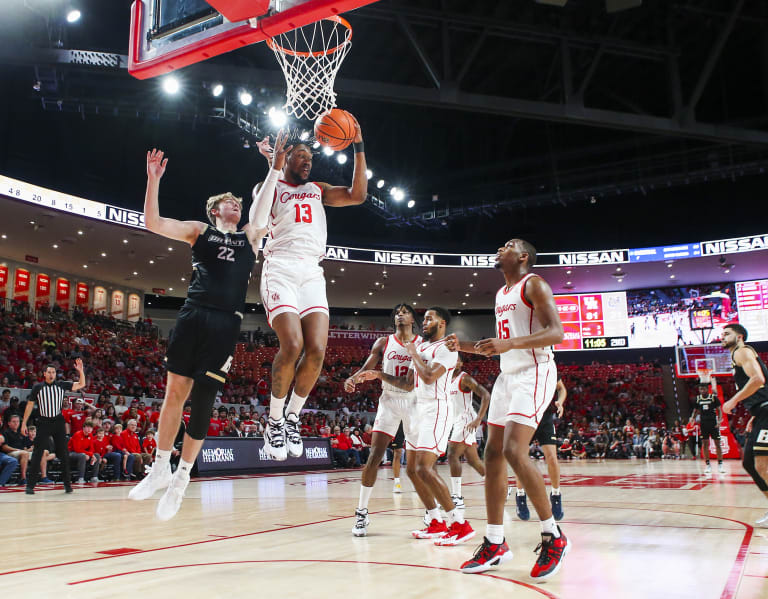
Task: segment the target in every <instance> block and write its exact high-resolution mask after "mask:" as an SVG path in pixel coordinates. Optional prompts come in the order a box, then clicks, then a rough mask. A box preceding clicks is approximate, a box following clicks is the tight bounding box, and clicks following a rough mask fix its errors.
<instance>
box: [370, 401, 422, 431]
mask: <svg viewBox="0 0 768 599" xmlns="http://www.w3.org/2000/svg"><path fill="white" fill-rule="evenodd" d="M415 405H416V396H415V395H414V394H413V393H391V392H387V391H384V392H383V393H382V394H381V397H379V409H378V410H377V411H376V419H375V420H374V421H373V431H372V432H374V433H384V434H385V435H389V436H390V437H392V438H393V439H394V438H395V434H396V433H397V429H398V427H399V426H400V423H401V422H402V423H403V434H404V435H405V438H406V439H412V438H413V434H414V431H413V427H412V422H411V418H412V416H413V412H414V408H415Z"/></svg>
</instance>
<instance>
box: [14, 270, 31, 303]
mask: <svg viewBox="0 0 768 599" xmlns="http://www.w3.org/2000/svg"><path fill="white" fill-rule="evenodd" d="M13 299H14V300H16V301H17V302H29V271H28V270H27V269H26V268H17V269H16V273H15V274H14V277H13Z"/></svg>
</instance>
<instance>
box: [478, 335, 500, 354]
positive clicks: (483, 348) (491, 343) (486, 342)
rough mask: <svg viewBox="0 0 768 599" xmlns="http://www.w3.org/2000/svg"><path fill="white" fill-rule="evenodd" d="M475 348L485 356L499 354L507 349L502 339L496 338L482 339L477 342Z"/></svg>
mask: <svg viewBox="0 0 768 599" xmlns="http://www.w3.org/2000/svg"><path fill="white" fill-rule="evenodd" d="M475 349H476V350H477V353H479V354H482V355H484V356H497V355H499V354H500V353H503V352H504V351H505V349H504V346H503V345H502V340H501V339H496V338H488V339H481V340H480V341H478V342H477V343H475Z"/></svg>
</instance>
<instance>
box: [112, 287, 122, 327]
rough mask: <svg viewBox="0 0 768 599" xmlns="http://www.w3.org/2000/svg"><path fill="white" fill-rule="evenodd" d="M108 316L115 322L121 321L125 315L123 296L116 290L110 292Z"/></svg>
mask: <svg viewBox="0 0 768 599" xmlns="http://www.w3.org/2000/svg"><path fill="white" fill-rule="evenodd" d="M109 314H110V316H112V317H113V318H116V319H117V320H122V319H123V315H124V314H125V294H124V293H123V292H122V291H120V290H117V289H116V290H115V291H113V292H112V302H111V303H110V308H109Z"/></svg>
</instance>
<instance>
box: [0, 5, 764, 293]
mask: <svg viewBox="0 0 768 599" xmlns="http://www.w3.org/2000/svg"><path fill="white" fill-rule="evenodd" d="M69 4H71V3H69V2H64V1H63V0H24V1H21V0H19V1H18V2H13V3H12V4H11V5H10V6H6V7H4V18H3V20H2V21H0V38H2V39H3V44H2V47H1V48H0V87H1V88H2V90H3V93H2V94H0V173H2V174H5V175H7V176H10V177H14V178H18V179H21V180H25V181H29V182H32V183H36V184H38V185H42V186H45V187H48V188H51V189H56V190H59V191H63V192H66V193H70V194H73V195H77V196H81V197H87V198H91V199H94V200H98V201H103V202H107V203H109V204H114V205H118V206H124V207H127V208H132V209H134V210H140V209H141V206H142V201H143V193H144V185H145V174H144V156H145V151H146V149H147V148H150V147H160V148H163V149H165V150H166V151H167V153H168V155H169V157H170V163H169V167H168V172H167V174H166V176H165V178H164V180H163V183H162V186H161V210H162V212H163V213H164V214H165V215H168V216H173V217H176V218H183V219H199V220H204V218H205V217H204V210H203V206H204V201H205V198H206V197H207V196H209V195H212V194H214V193H219V192H222V191H225V190H231V191H233V192H235V193H237V194H240V195H243V196H246V197H247V196H248V195H249V194H250V189H251V187H252V186H253V184H254V183H255V182H256V181H258V180H260V179H261V178H262V177H263V175H264V173H265V163H264V161H263V159H262V158H261V157H260V156H259V155H258V154H257V152H256V151H255V150H254V149H253V147H251V148H244V147H243V142H244V140H245V139H246V138H248V133H247V132H245V131H243V130H242V129H241V128H238V127H237V126H236V125H235V124H233V123H232V122H230V121H232V120H235V118H234V117H236V116H237V115H236V114H235V113H236V109H235V108H233V106H234V105H235V102H234V94H235V92H236V90H238V89H240V88H248V89H249V90H251V91H252V92H253V93H254V96H255V100H254V105H253V109H252V110H251V112H252V113H253V114H252V116H253V118H254V119H256V120H255V121H254V122H257V124H258V130H257V135H256V136H255V137H256V138H257V137H258V136H259V135H261V134H264V133H271V132H272V130H271V126H270V125H269V123H268V120H267V119H266V118H265V116H264V115H263V114H261V111H263V110H264V109H266V108H268V107H269V106H270V105H272V104H273V103H279V101H280V96H281V95H282V93H283V90H284V87H283V82H282V75H281V74H280V72H279V69H278V67H277V64H276V62H275V61H274V58H273V56H272V55H271V53H270V52H269V51H268V49H267V48H266V47H265V46H264V45H263V44H258V45H255V46H252V47H247V48H243V49H241V50H238V51H237V52H233V53H230V54H227V55H224V56H221V57H218V58H215V59H212V60H211V61H208V62H206V63H202V64H200V65H196V66H192V67H188V68H186V69H183V70H182V71H180V72H179V76H180V77H181V78H182V86H183V89H182V93H181V94H179V95H178V96H176V97H175V98H171V97H168V96H166V95H164V94H163V93H162V92H161V90H160V86H159V82H158V81H157V80H146V81H138V80H136V79H134V78H132V77H131V76H130V75H129V74H128V73H127V71H126V69H125V55H126V53H127V44H128V21H129V7H130V2H129V1H128V0H113V1H110V2H103V0H79V2H78V5H79V7H80V8H81V10H82V13H83V17H82V19H81V21H80V22H79V23H77V24H75V25H68V24H66V23H65V22H64V20H63V15H64V11H65V9H66V8H68V7H69ZM554 4H558V3H556V2H542V1H535V0H496V1H490V0H489V1H486V2H459V1H457V0H442V1H441V0H417V1H414V0H411V1H405V0H381V1H380V2H377V3H374V4H372V5H370V6H368V7H365V8H363V9H360V10H358V11H355V12H353V13H350V14H349V15H348V18H349V20H350V21H351V22H352V25H353V27H354V29H355V37H354V42H353V48H352V51H351V52H350V54H349V56H348V57H347V59H346V61H345V64H344V65H343V67H342V70H341V72H340V75H339V79H338V81H337V86H336V88H337V91H338V92H339V104H340V105H341V106H342V107H344V108H347V109H349V110H350V111H351V112H353V113H354V114H356V115H357V116H358V118H359V120H360V122H361V124H362V126H363V129H364V134H365V140H366V151H367V156H368V160H369V163H370V166H371V168H372V169H373V170H374V178H373V179H372V181H376V180H377V179H378V178H379V177H381V178H384V179H385V180H386V181H387V186H385V188H384V192H379V191H378V190H377V189H376V188H375V186H373V185H372V186H371V188H370V189H369V192H370V193H371V195H373V196H379V198H380V199H381V200H383V201H384V207H383V209H382V208H377V207H375V206H374V204H373V202H370V201H369V202H368V203H367V205H366V206H365V207H359V208H346V209H342V210H329V243H332V244H337V245H349V246H357V247H380V248H405V249H410V250H418V249H436V250H441V251H447V252H451V251H455V252H459V251H462V252H493V251H494V250H495V248H496V247H497V246H498V245H499V244H500V243H502V242H503V241H504V240H506V239H508V238H510V237H515V236H519V237H524V238H526V239H529V240H530V241H532V242H533V243H534V244H535V245H536V246H537V247H538V248H539V250H540V251H544V252H551V251H558V250H591V249H607V248H612V247H643V246H651V245H661V244H667V243H676V242H684V241H695V240H700V239H717V238H723V237H734V236H738V235H748V234H756V233H764V232H765V231H764V230H763V229H764V228H765V225H764V222H765V221H764V219H762V214H763V212H764V211H763V210H762V198H763V195H764V190H763V185H764V176H765V175H764V171H765V168H766V167H768V129H767V128H766V125H768V109H767V108H766V106H767V105H768V102H766V100H768V85H767V84H768V80H767V79H766V77H767V75H766V74H767V73H768V64H766V63H768V37H767V36H768V27H767V25H768V4H766V3H764V2H745V1H743V0H738V1H736V2H731V1H727V0H678V1H672V2H669V1H665V0H643V2H642V3H638V2H634V4H640V5H639V6H637V7H635V8H628V9H625V10H619V11H615V12H609V11H608V10H607V9H606V8H607V5H606V2H605V1H604V0H569V1H568V2H565V3H563V2H560V4H564V6H554ZM621 4H623V5H631V4H633V2H616V1H614V0H608V5H610V7H611V8H617V7H618V6H619V5H621ZM70 50H86V51H91V52H94V51H95V52H103V53H108V54H111V55H115V56H117V59H116V62H115V63H114V65H113V66H94V64H82V62H86V63H87V62H89V61H88V60H85V61H84V60H83V59H82V56H81V55H76V54H74V53H72V52H70ZM78 56H79V58H78ZM92 62H93V61H91V63H92ZM214 81H222V82H223V83H224V84H225V86H226V89H227V92H226V94H229V97H230V101H229V103H228V106H229V107H230V109H231V110H230V113H226V112H222V110H221V109H222V106H221V102H220V101H219V100H214V99H213V98H212V96H211V94H210V91H209V86H210V84H211V83H213V82H214ZM222 115H224V116H225V117H226V118H220V117H221V116H222ZM233 115H234V117H233ZM253 141H254V138H250V139H249V142H250V145H252V142H253ZM350 176H351V161H350V162H348V163H347V164H346V165H345V166H340V165H338V164H337V163H336V162H335V161H334V160H332V159H328V158H326V157H323V156H318V158H317V159H316V161H315V167H314V172H313V178H316V179H318V180H327V181H329V182H331V183H335V184H338V183H343V182H345V181H348V180H349V179H350ZM392 184H396V185H398V186H400V187H401V188H403V189H405V190H406V193H407V194H408V198H409V199H414V200H415V202H416V206H415V207H414V208H413V209H411V210H408V209H407V208H405V207H403V205H402V204H399V205H398V204H394V203H392V202H391V201H390V200H389V199H388V197H387V195H386V193H385V192H386V189H387V188H388V187H389V186H390V185H392ZM13 206H14V207H13V208H12V209H10V211H5V210H4V215H5V214H11V212H13V213H16V212H17V211H18V212H19V214H20V215H21V214H22V213H23V210H21V209H20V208H18V206H17V205H16V204H15V203H14V204H13ZM27 216H29V215H27V214H26V213H24V214H23V216H20V218H21V221H20V223H21V224H22V225H23V222H28V221H29V220H34V218H28V219H27ZM72 218H73V217H67V218H60V217H49V219H50V221H51V222H54V221H55V222H57V223H58V222H59V221H61V222H62V223H65V224H64V225H62V226H63V227H64V228H66V227H67V226H69V227H74V226H79V225H77V224H76V223H73V222H70V221H71V220H72ZM24 219H26V220H24ZM74 220H80V219H74ZM5 222H6V223H8V225H5V226H9V225H10V223H11V220H10V219H9V220H6V221H5ZM67 223H68V224H67ZM87 225H89V226H95V229H100V228H101V227H102V226H101V225H93V223H91V222H90V221H87ZM54 226H57V227H58V225H53V224H50V225H48V227H49V228H48V232H49V233H50V234H51V236H52V238H58V239H64V238H66V237H71V236H72V234H71V231H70V232H67V231H66V230H58V229H56V231H53V230H52V228H53V227H54ZM104 227H106V229H105V230H104V232H103V238H104V239H103V241H104V243H107V242H109V241H110V240H111V241H114V239H112V237H113V234H112V233H111V232H112V231H113V230H114V226H111V225H104ZM21 230H22V229H18V230H17V231H21ZM131 233H135V232H133V231H131ZM96 234H97V233H96V232H94V235H96ZM37 235H38V236H40V238H41V239H42V241H41V242H40V243H41V244H42V245H40V246H39V248H38V246H34V245H33V244H35V243H36V242H35V241H34V240H35V239H36V237H35V236H34V235H29V236H26V237H25V238H24V240H23V241H24V244H30V246H29V247H30V252H25V253H32V250H34V251H38V249H39V253H40V255H41V258H42V256H46V255H47V254H46V253H44V252H43V250H44V249H46V248H45V247H44V245H45V242H47V241H48V239H47V235H46V234H45V233H38V234H37ZM100 241H101V240H100ZM136 241H137V244H136V247H135V249H133V251H134V252H139V254H138V257H137V258H136V259H137V260H139V262H141V261H142V260H147V261H148V259H153V258H154V257H156V256H160V255H161V254H163V253H166V254H167V253H168V252H167V246H166V251H165V252H163V251H162V248H163V247H164V246H165V242H164V241H162V240H159V239H154V238H152V237H151V236H147V237H141V238H137V239H136ZM139 242H140V243H139ZM5 245H6V247H7V244H5ZM78 245H79V241H78V242H77V243H75V244H72V248H74V247H75V246H78ZM96 245H102V244H101V243H99V244H96ZM155 246H157V247H155ZM83 247H85V246H83ZM17 249H19V250H21V249H23V247H21V246H18V247H17ZM49 249H50V248H49ZM88 249H89V251H91V250H94V249H95V248H94V247H91V246H88ZM121 250H123V253H121ZM124 251H125V248H121V246H119V245H118V246H117V247H114V248H113V247H111V246H109V247H107V253H108V255H109V256H122V257H123V258H126V257H128V256H129V255H128V254H125V253H124ZM3 254H4V255H7V256H8V257H13V256H10V255H8V254H7V252H6V251H5V249H3ZM86 254H87V252H84V253H77V254H73V256H72V264H73V267H79V268H82V263H81V261H82V260H84V259H86V258H89V259H92V260H97V259H98V258H100V255H98V254H97V255H96V256H88V255H86ZM182 254H183V252H181V251H177V252H173V256H172V257H171V256H169V257H168V258H167V259H161V260H158V261H156V264H161V265H162V266H163V267H165V265H168V272H167V273H166V272H165V271H163V270H162V269H160V268H158V269H157V271H156V272H157V273H159V276H157V278H154V277H155V275H152V274H150V273H143V274H142V281H143V283H144V284H143V288H144V289H147V290H149V289H151V288H152V287H156V286H160V287H164V288H169V287H174V288H176V287H175V286H174V285H172V284H171V281H172V280H175V278H180V277H178V276H177V275H178V273H179V272H185V270H186V269H188V258H187V256H188V254H186V255H185V256H184V257H182ZM759 254H760V253H758V255H759ZM62 255H63V254H59V257H58V258H56V260H63V258H62V257H61V256H62ZM75 256H76V257H75ZM135 256H136V254H134V257H135ZM22 257H23V256H22ZM67 260H68V258H67ZM699 260H701V269H699V268H698V267H696V268H694V264H696V263H698V262H699ZM699 260H689V261H685V263H686V269H687V268H688V266H690V269H691V277H693V278H694V279H696V281H695V282H705V281H717V280H721V277H722V269H718V268H717V264H713V262H714V259H709V262H707V261H706V259H703V258H702V259H699ZM749 261H751V258H744V260H742V259H739V269H741V268H742V265H745V264H746V263H747V262H749ZM97 262H98V260H97ZM107 264H109V261H107V262H105V264H104V268H105V275H104V276H103V278H105V279H107V280H115V281H116V282H117V281H118V280H123V279H124V278H126V277H129V276H132V275H131V274H130V273H132V272H133V271H134V269H132V268H128V269H123V270H127V273H128V274H124V273H122V272H121V273H120V274H118V273H117V272H116V271H115V270H114V269H113V268H111V267H110V268H108V267H107V266H106V265H107ZM327 264H328V265H329V266H328V270H329V271H333V270H334V268H335V267H336V265H337V263H331V262H329V263H327ZM680 264H682V263H680ZM113 266H114V264H113ZM634 266H636V265H633V267H634ZM121 267H122V263H121ZM657 267H658V269H662V270H661V272H659V273H656V272H655V270H654V269H656V268H657ZM90 268H94V269H96V270H98V269H99V268H101V266H97V265H91V266H90V267H89V269H90ZM353 268H354V269H358V268H359V269H360V270H359V271H358V270H355V276H354V277H350V278H347V280H350V281H354V282H351V283H350V290H348V292H347V291H340V292H339V293H340V294H341V295H340V296H339V297H340V298H343V299H340V301H342V302H343V303H342V304H338V305H358V304H359V303H360V300H359V297H358V296H359V295H363V294H362V293H361V292H362V291H365V293H367V290H368V285H370V284H373V283H375V278H376V274H377V272H378V271H380V270H381V268H380V267H377V266H366V265H360V266H355V267H353ZM610 268H612V267H596V268H594V269H593V268H589V270H590V271H592V272H591V273H589V275H590V276H594V277H598V278H595V279H593V278H586V279H584V280H583V281H580V280H578V279H577V280H576V281H574V284H575V285H576V289H577V290H584V291H587V290H594V289H597V288H599V289H610V288H612V287H607V286H606V285H604V284H603V283H602V280H603V275H604V276H605V277H608V276H609V275H610V273H609V272H608V270H609V269H610ZM756 268H757V267H756ZM638 269H639V270H638V271H637V276H635V274H634V273H633V274H632V275H631V276H627V277H626V278H624V279H623V281H622V282H621V283H618V286H619V287H618V288H626V287H643V286H654V285H659V284H662V283H663V282H665V281H666V280H667V278H668V277H667V274H666V272H665V269H666V266H664V265H663V264H661V263H656V264H655V265H644V266H642V267H638ZM369 270H370V272H368V271H369ZM553 270H557V269H547V272H548V273H552V272H553ZM603 270H605V273H603V272H602V271H603ZM139 271H140V270H139V269H136V272H139ZM91 272H94V271H91ZM392 272H394V269H392ZM397 272H398V273H401V274H402V276H403V277H411V276H412V277H413V280H410V279H408V278H406V279H404V280H402V281H398V282H397V285H398V286H399V285H400V284H402V285H403V286H410V285H412V284H413V285H416V284H421V283H422V282H423V281H421V279H420V277H422V276H423V274H424V273H423V271H422V270H418V269H402V268H401V269H398V271H397ZM411 272H412V274H409V273H411ZM441 272H443V271H441ZM461 272H462V273H463V272H464V271H461ZM646 272H647V277H648V279H647V281H646V279H644V278H643V277H645V276H646V274H643V273H646ZM737 272H738V276H737V278H739V279H745V278H748V277H747V276H743V273H744V271H743V270H742V271H735V272H734V274H736V273H737ZM578 273H579V276H584V277H587V276H588V273H587V272H586V270H578ZM337 274H341V273H337ZM358 274H359V275H360V278H358ZM379 274H380V273H379ZM390 274H391V273H390ZM488 274H489V277H490V279H489V281H488V282H487V285H486V287H487V289H486V291H487V292H488V293H490V291H488V290H489V289H494V290H495V288H496V276H497V275H496V274H495V273H488ZM761 274H762V276H764V273H761ZM99 276H102V275H99ZM108 276H109V277H112V278H108ZM398 276H400V274H399V275H398ZM435 276H437V275H435ZM445 276H446V280H445V281H442V280H441V281H437V280H436V281H435V283H434V289H440V290H441V292H445V291H446V290H450V291H449V292H450V293H454V292H458V291H460V290H462V289H463V284H462V285H459V283H458V282H455V283H454V281H456V280H457V271H446V274H445ZM479 276H484V275H482V273H481V275H479ZM551 276H553V277H554V278H555V279H557V278H558V276H559V275H557V276H555V275H551ZM565 277H566V275H564V274H563V275H562V277H560V278H563V279H564V278H565ZM345 278H346V277H342V276H340V277H338V281H339V283H340V282H342V281H344V280H345ZM369 279H371V280H370V281H369ZM608 280H609V281H610V282H611V283H612V284H613V283H614V281H613V279H608ZM360 281H365V283H364V284H361V283H360ZM651 281H652V282H651ZM179 282H180V281H179ZM565 282H566V281H565V280H563V281H559V280H554V281H553V287H558V285H564V284H565ZM692 282H694V281H692ZM339 283H334V285H337V284H339ZM393 283H394V281H392V280H391V277H390V285H389V286H388V287H385V288H387V289H389V288H391V287H393V286H394V285H393ZM374 287H375V285H374ZM339 289H341V287H339ZM556 290H557V289H556ZM255 291H256V289H255V287H254V289H253V293H255ZM334 293H336V292H334V291H332V292H331V297H332V298H333V294H334ZM355 294H356V295H355ZM396 295H397V294H395V293H394V292H393V295H392V296H390V295H389V293H383V294H381V297H382V300H381V305H382V306H389V305H391V303H392V302H393V301H394V300H399V299H400V297H399V296H398V297H395V296H396ZM353 296H354V297H355V298H356V299H355V300H354V303H347V302H351V301H353V300H352V297H353ZM370 297H371V298H374V297H377V295H376V292H374V295H372V296H370ZM469 299H470V301H474V298H472V296H471V295H470V298H469ZM437 300H439V298H431V299H430V300H429V301H430V302H434V301H437ZM371 301H374V300H371ZM425 301H426V300H425ZM488 303H489V302H488V298H485V299H484V300H483V301H482V302H481V304H482V305H478V306H477V307H485V306H487V305H488ZM377 305H378V303H377ZM468 307H469V306H468Z"/></svg>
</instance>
